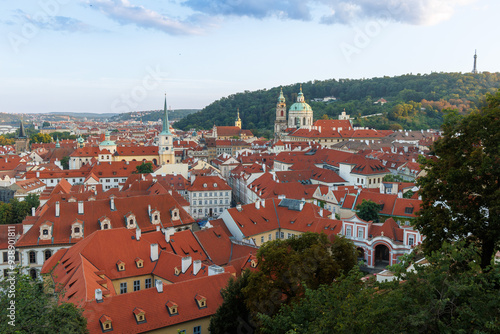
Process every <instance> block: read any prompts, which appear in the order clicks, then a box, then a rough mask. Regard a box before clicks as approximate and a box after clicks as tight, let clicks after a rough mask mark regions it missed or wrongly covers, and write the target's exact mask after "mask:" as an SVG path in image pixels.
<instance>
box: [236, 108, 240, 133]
mask: <svg viewBox="0 0 500 334" xmlns="http://www.w3.org/2000/svg"><path fill="white" fill-rule="evenodd" d="M237 110H238V116H236V121H235V122H234V126H237V127H239V128H240V129H241V118H240V108H238V109H237Z"/></svg>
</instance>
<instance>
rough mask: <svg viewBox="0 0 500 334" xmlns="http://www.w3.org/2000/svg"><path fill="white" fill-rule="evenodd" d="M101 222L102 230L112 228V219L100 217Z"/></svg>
mask: <svg viewBox="0 0 500 334" xmlns="http://www.w3.org/2000/svg"><path fill="white" fill-rule="evenodd" d="M99 224H100V225H101V230H109V229H110V228H111V221H110V220H109V218H107V217H104V218H101V219H99Z"/></svg>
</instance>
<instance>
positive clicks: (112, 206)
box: [109, 196, 116, 211]
mask: <svg viewBox="0 0 500 334" xmlns="http://www.w3.org/2000/svg"><path fill="white" fill-rule="evenodd" d="M109 206H110V207H111V211H115V210H116V208H115V196H111V197H110V198H109Z"/></svg>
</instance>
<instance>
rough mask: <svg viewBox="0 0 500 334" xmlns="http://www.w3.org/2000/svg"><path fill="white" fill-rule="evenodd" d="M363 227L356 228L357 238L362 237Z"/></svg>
mask: <svg viewBox="0 0 500 334" xmlns="http://www.w3.org/2000/svg"><path fill="white" fill-rule="evenodd" d="M363 234H364V233H363V229H362V228H358V238H362V237H363Z"/></svg>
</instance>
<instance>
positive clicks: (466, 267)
mask: <svg viewBox="0 0 500 334" xmlns="http://www.w3.org/2000/svg"><path fill="white" fill-rule="evenodd" d="M463 245H464V243H462V244H460V245H456V246H450V245H449V244H445V245H444V247H443V249H442V250H441V251H439V252H434V253H432V254H431V255H430V256H428V260H429V262H430V265H425V266H424V265H422V266H418V265H416V266H415V267H416V270H415V271H413V272H406V271H405V270H402V268H403V266H400V267H399V272H397V274H398V275H399V276H398V277H399V278H400V280H398V281H394V282H389V283H380V284H377V283H375V282H373V281H370V280H368V281H367V282H363V281H361V280H360V278H361V274H360V273H359V271H357V270H353V271H351V273H350V274H349V275H348V276H346V277H343V278H341V279H339V280H337V281H335V282H334V283H332V284H330V285H323V286H322V287H320V288H319V289H317V290H310V289H308V290H306V293H305V298H303V299H301V300H300V301H298V302H297V303H295V304H293V305H284V306H283V307H282V308H281V309H280V312H279V313H278V314H277V315H275V316H274V317H272V316H269V315H265V314H261V315H260V319H261V322H262V326H261V328H260V332H261V333H269V334H270V333H272V334H276V333H278V334H279V333H287V334H292V333H325V334H326V333H497V332H498V328H500V294H499V293H498V289H499V287H500V268H499V266H498V265H496V266H495V267H492V270H489V271H487V272H483V271H482V270H481V268H480V266H479V261H480V259H479V257H478V256H477V252H476V250H475V249H474V247H472V246H469V247H463ZM395 269H396V271H398V270H397V269H398V268H395Z"/></svg>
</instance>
